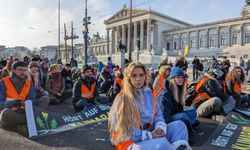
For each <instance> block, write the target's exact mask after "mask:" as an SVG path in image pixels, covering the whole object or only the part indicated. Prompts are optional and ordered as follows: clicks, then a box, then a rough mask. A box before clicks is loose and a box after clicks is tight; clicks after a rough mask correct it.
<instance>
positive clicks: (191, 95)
mask: <svg viewBox="0 0 250 150" xmlns="http://www.w3.org/2000/svg"><path fill="white" fill-rule="evenodd" d="M196 85H197V82H194V83H192V84H190V85H189V86H188V88H187V91H186V95H185V103H186V106H191V105H192V102H193V100H194V99H195V97H196V96H197V94H198V93H197V92H196V90H195V87H196Z"/></svg>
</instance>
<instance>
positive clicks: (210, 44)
mask: <svg viewBox="0 0 250 150" xmlns="http://www.w3.org/2000/svg"><path fill="white" fill-rule="evenodd" d="M209 46H210V47H215V38H214V37H210V40H209Z"/></svg>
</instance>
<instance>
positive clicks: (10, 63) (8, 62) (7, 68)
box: [1, 60, 14, 78]
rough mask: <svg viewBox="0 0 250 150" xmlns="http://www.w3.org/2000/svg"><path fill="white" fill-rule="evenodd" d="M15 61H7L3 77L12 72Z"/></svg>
mask: <svg viewBox="0 0 250 150" xmlns="http://www.w3.org/2000/svg"><path fill="white" fill-rule="evenodd" d="M13 62H14V61H13V60H8V61H7V64H6V66H5V67H3V70H2V74H1V78H3V77H6V76H9V74H10V72H11V67H12V64H13Z"/></svg>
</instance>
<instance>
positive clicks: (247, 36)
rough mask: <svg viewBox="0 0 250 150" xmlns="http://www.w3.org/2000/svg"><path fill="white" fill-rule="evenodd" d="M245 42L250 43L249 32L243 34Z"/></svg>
mask: <svg viewBox="0 0 250 150" xmlns="http://www.w3.org/2000/svg"><path fill="white" fill-rule="evenodd" d="M245 43H250V33H246V34H245Z"/></svg>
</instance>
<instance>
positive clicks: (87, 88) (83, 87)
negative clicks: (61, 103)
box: [72, 65, 99, 112]
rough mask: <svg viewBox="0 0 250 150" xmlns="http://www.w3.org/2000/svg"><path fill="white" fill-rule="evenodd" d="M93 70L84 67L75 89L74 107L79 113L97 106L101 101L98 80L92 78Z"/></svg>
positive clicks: (86, 66)
mask: <svg viewBox="0 0 250 150" xmlns="http://www.w3.org/2000/svg"><path fill="white" fill-rule="evenodd" d="M92 73H93V72H92V68H91V67H90V66H88V65H84V66H83V68H82V72H81V75H80V78H79V79H78V81H77V82H76V83H75V84H74V88H73V97H74V99H73V101H72V102H73V106H74V108H75V110H76V111H77V112H79V111H81V110H83V109H84V108H88V107H89V106H91V105H93V104H96V103H97V101H98V99H99V93H98V89H97V87H96V80H95V79H94V78H93V76H92Z"/></svg>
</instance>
